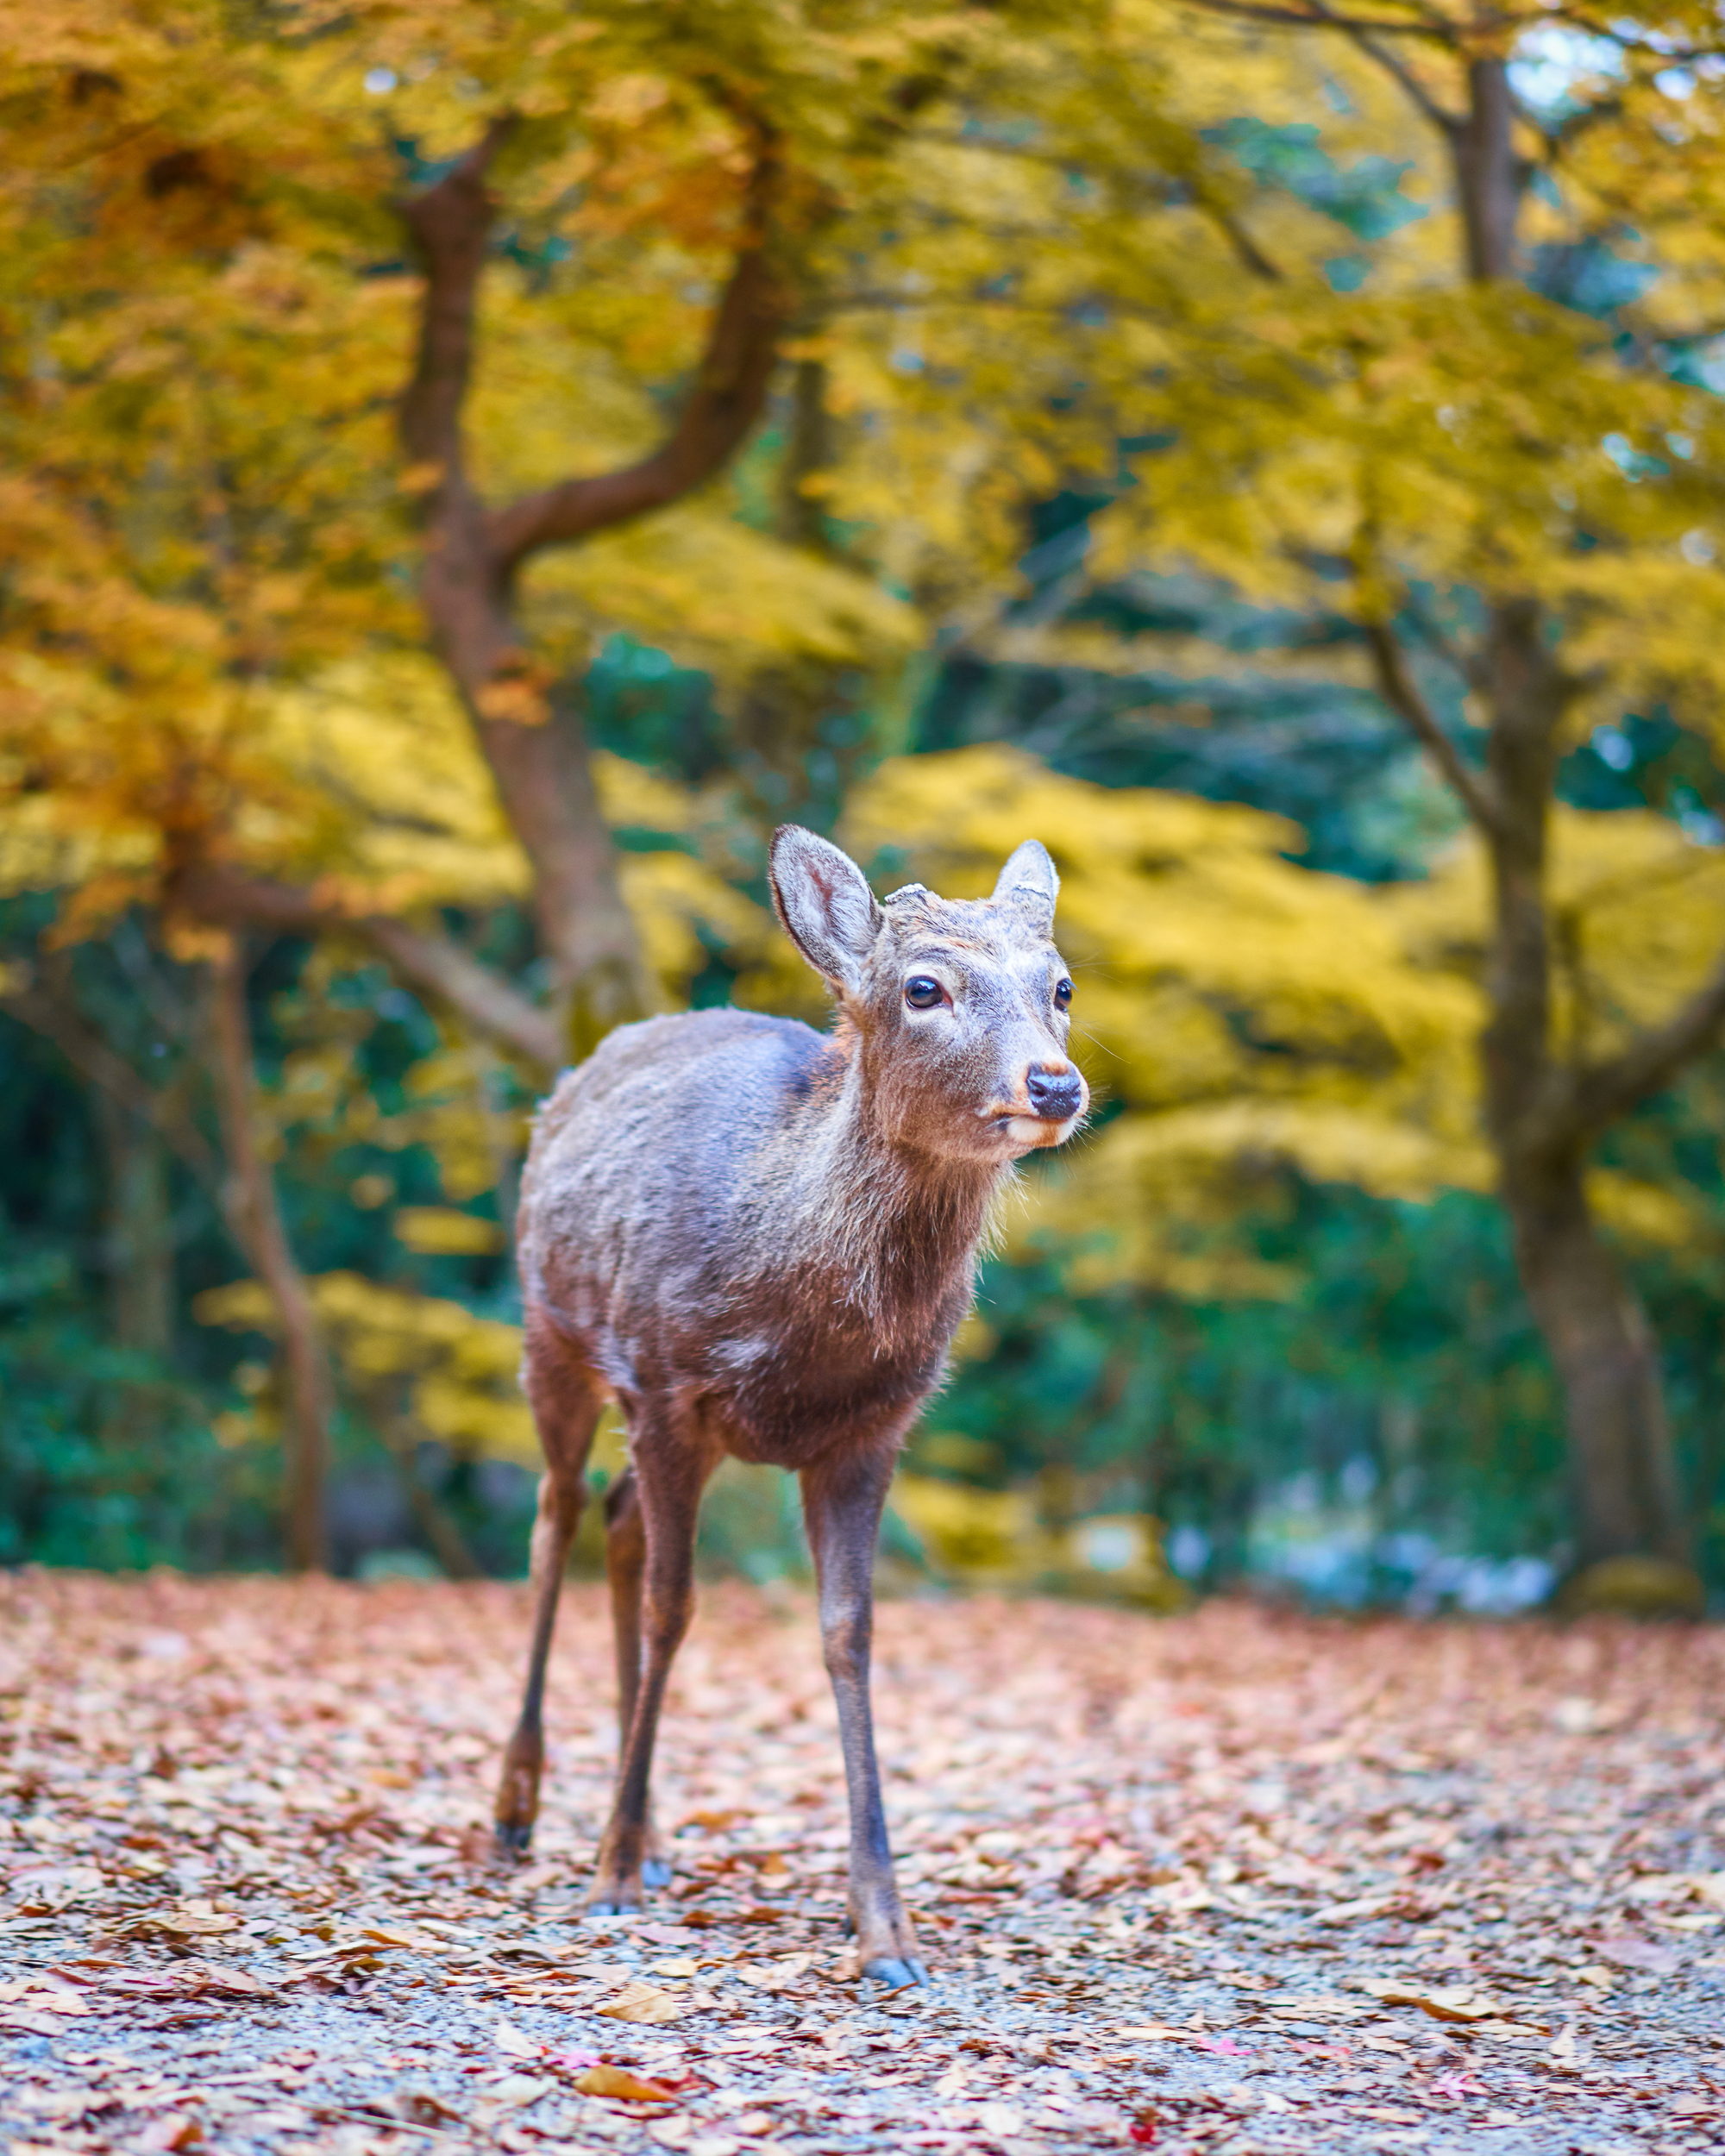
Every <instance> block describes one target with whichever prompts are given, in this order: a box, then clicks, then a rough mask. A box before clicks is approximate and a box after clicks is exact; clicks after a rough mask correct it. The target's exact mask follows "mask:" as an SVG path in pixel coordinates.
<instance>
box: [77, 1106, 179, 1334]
mask: <svg viewBox="0 0 1725 2156" xmlns="http://www.w3.org/2000/svg"><path fill="white" fill-rule="evenodd" d="M90 1097H91V1101H92V1103H93V1105H94V1106H95V1110H96V1115H97V1121H98V1122H99V1124H100V1125H101V1128H102V1138H103V1150H104V1151H105V1152H106V1154H107V1156H108V1187H107V1203H106V1207H105V1214H106V1217H105V1219H104V1220H103V1236H102V1244H103V1250H102V1258H103V1267H104V1269H105V1270H106V1272H107V1275H108V1292H109V1312H110V1319H111V1322H112V1324H113V1327H114V1338H115V1340H116V1344H118V1345H119V1346H121V1347H122V1348H129V1349H131V1350H132V1351H134V1352H135V1353H137V1354H140V1355H149V1356H154V1357H156V1359H157V1360H158V1361H166V1358H167V1356H168V1354H169V1352H170V1351H171V1349H172V1347H173V1221H172V1219H171V1216H170V1211H169V1203H168V1186H167V1156H166V1151H165V1150H164V1148H163V1146H162V1143H161V1140H160V1138H158V1137H157V1136H156V1134H155V1132H154V1131H153V1130H151V1128H150V1127H149V1125H147V1123H146V1122H144V1121H143V1119H141V1117H139V1116H136V1115H135V1114H134V1113H133V1112H131V1110H130V1109H129V1108H127V1107H124V1106H122V1105H121V1103H120V1102H119V1101H117V1100H114V1099H113V1098H112V1096H111V1095H110V1094H106V1093H104V1092H103V1090H102V1089H101V1087H95V1086H92V1087H91V1094H90Z"/></svg>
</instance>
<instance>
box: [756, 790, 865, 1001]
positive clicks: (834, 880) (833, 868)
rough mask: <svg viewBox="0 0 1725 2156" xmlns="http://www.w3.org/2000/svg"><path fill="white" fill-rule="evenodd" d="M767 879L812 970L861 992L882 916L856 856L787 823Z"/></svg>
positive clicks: (783, 918)
mask: <svg viewBox="0 0 1725 2156" xmlns="http://www.w3.org/2000/svg"><path fill="white" fill-rule="evenodd" d="M767 874H768V881H769V882H770V883H771V885H772V887H773V906H774V910H775V912H777V914H778V916H779V918H780V920H781V922H783V924H784V928H785V933H786V934H787V936H788V937H790V939H791V941H792V942H793V943H794V944H795V945H796V947H797V949H798V950H800V952H801V953H802V955H803V956H804V957H805V958H806V959H807V961H808V962H809V963H810V965H812V967H813V968H814V969H815V971H816V972H817V973H818V974H824V975H825V976H826V978H827V979H828V980H829V981H833V982H835V983H837V986H838V987H841V988H850V989H852V990H855V989H856V988H859V987H861V986H862V968H863V965H864V964H865V962H867V960H868V956H869V952H870V951H871V950H873V949H874V947H875V937H876V936H878V935H879V933H880V931H881V919H882V915H881V909H880V907H879V906H877V905H876V904H875V894H874V893H873V892H872V891H871V890H870V889H869V886H868V884H867V883H866V882H865V881H863V876H862V870H861V869H860V868H858V867H857V866H856V862H854V861H853V860H852V859H851V858H850V855H849V854H843V853H840V851H839V850H838V849H837V846H830V845H828V843H827V842H826V841H825V839H824V838H817V837H815V835H814V833H813V832H812V831H806V830H804V829H803V828H802V826H801V825H800V824H781V825H780V827H779V829H778V830H775V832H774V834H773V851H772V856H771V858H770V860H769V862H768V870H767Z"/></svg>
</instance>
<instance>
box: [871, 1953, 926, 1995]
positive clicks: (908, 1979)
mask: <svg viewBox="0 0 1725 2156" xmlns="http://www.w3.org/2000/svg"><path fill="white" fill-rule="evenodd" d="M862 1973H863V1975H864V1976H865V1977H869V1979H870V1980H871V1981H872V1982H874V1983H875V1984H885V1985H886V1987H887V1989H888V1990H889V1991H903V1990H906V1989H907V1988H908V1987H909V1986H910V1985H912V1984H926V1983H927V1982H928V1971H927V1970H926V1969H925V1968H924V1967H923V1965H922V1964H921V1963H920V1962H919V1961H904V1960H900V1958H899V1957H898V1955H896V1954H876V1955H875V1959H873V1961H865V1962H864V1963H863V1965H862Z"/></svg>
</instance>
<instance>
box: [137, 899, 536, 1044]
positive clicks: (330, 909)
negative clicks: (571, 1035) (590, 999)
mask: <svg viewBox="0 0 1725 2156" xmlns="http://www.w3.org/2000/svg"><path fill="white" fill-rule="evenodd" d="M172 898H173V903H174V904H175V905H177V906H180V907H182V908H183V909H184V910H185V912H190V913H193V914H196V915H197V916H198V918H200V919H202V920H207V921H213V922H217V923H219V924H222V925H223V926H224V927H232V926H235V925H236V924H241V923H248V924H251V925H253V926H255V927H258V928H269V929H273V930H275V931H276V932H277V933H278V934H279V935H302V936H303V935H323V934H328V933H329V931H332V930H344V931H347V932H348V933H349V934H351V935H354V936H359V937H363V938H364V939H365V941H366V942H367V943H370V944H371V945H372V946H373V949H374V950H377V951H378V952H379V954H380V956H382V957H384V958H385V959H386V960H387V961H388V962H389V964H390V965H391V966H392V968H394V969H395V971H396V972H397V973H398V974H399V975H401V977H402V979H403V980H404V981H409V982H411V984H412V986H413V987H416V988H418V989H420V990H422V991H423V992H424V993H427V994H430V995H432V996H435V997H436V998H437V999H438V1000H440V1001H441V1002H444V1003H447V1004H449V1006H451V1007H452V1008H453V1009H454V1010H456V1011H458V1012H460V1013H461V1016H462V1017H463V1018H465V1019H467V1022H468V1024H469V1025H474V1026H475V1027H477V1028H478V1030H479V1031H480V1032H482V1033H484V1034H486V1035H487V1036H489V1037H491V1038H492V1039H494V1040H497V1041H500V1042H501V1043H503V1044H505V1046H506V1047H509V1048H512V1049H513V1050H515V1051H516V1053H517V1055H519V1056H523V1057H524V1058H525V1059H526V1061H527V1062H530V1063H531V1064H532V1065H533V1066H534V1068H535V1069H536V1070H537V1071H538V1072H540V1073H541V1074H542V1075H549V1074H550V1073H551V1072H553V1071H555V1070H559V1069H561V1067H562V1065H563V1062H565V1060H566V1058H565V1056H564V1053H563V1042H562V1038H561V1035H560V1033H559V1031H558V1028H557V1025H556V1022H555V1019H554V1018H553V1017H552V1015H551V1013H550V1012H549V1011H543V1010H541V1008H540V1007H539V1006H538V1005H537V1004H536V1003H532V1002H530V1001H529V1000H528V999H527V998H526V997H525V996H524V995H523V994H522V993H521V992H520V991H519V990H518V989H517V988H514V987H511V985H510V983H509V982H508V981H504V980H501V979H499V976H498V975H496V974H494V973H492V971H491V969H490V968H488V967H486V966H482V965H480V962H479V961H478V960H477V959H476V958H473V957H470V956H468V954H467V952H466V951H464V950H462V949H461V946H460V945H459V944H458V943H451V942H450V941H449V938H448V937H442V936H434V935H430V934H428V933H427V932H426V931H423V930H422V929H417V928H410V927H409V926H408V925H407V924H406V923H405V921H398V920H396V919H395V918H393V917H392V916H391V915H389V914H386V913H366V914H354V913H348V912H344V911H343V910H342V907H341V906H337V905H333V904H330V903H328V902H326V901H323V900H320V899H317V897H315V896H314V895H313V893H311V892H309V891H302V890H298V889H297V888H295V887H293V886H292V885H290V884H284V883H272V882H268V881H266V880H264V879H263V878H261V877H254V876H245V875H242V874H239V873H238V872H237V871H235V870H233V869H229V868H195V869H192V870H191V871H189V872H188V873H187V874H185V876H183V877H182V878H181V879H180V880H179V881H178V882H177V883H176V884H175V886H174V887H173V893H172Z"/></svg>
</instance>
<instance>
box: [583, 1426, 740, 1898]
mask: <svg viewBox="0 0 1725 2156" xmlns="http://www.w3.org/2000/svg"><path fill="white" fill-rule="evenodd" d="M631 1427H632V1429H633V1432H634V1445H633V1450H634V1456H635V1457H634V1463H633V1465H632V1467H631V1469H630V1475H631V1477H632V1479H633V1481H634V1484H635V1489H634V1492H633V1504H632V1507H631V1505H630V1501H628V1500H624V1502H623V1503H622V1504H620V1505H619V1507H618V1514H619V1516H618V1521H617V1523H616V1526H615V1528H614V1532H616V1533H617V1536H618V1545H617V1546H618V1565H617V1569H615V1570H612V1598H613V1599H612V1609H613V1611H617V1612H621V1613H622V1615H623V1621H622V1622H621V1623H620V1624H619V1626H618V1643H617V1651H618V1686H619V1689H620V1690H621V1691H622V1692H623V1693H624V1695H625V1696H626V1697H630V1698H631V1699H632V1706H631V1708H630V1712H629V1716H628V1721H627V1726H626V1728H625V1731H624V1739H623V1757H622V1758H621V1760H620V1762H619V1763H618V1774H617V1793H616V1796H615V1799H614V1801H613V1803H612V1814H611V1820H610V1823H609V1824H608V1825H607V1827H605V1838H604V1839H603V1840H602V1841H601V1842H600V1844H599V1862H598V1864H597V1865H596V1867H595V1869H594V1873H593V1885H592V1887H591V1888H590V1890H588V1894H587V1905H588V1907H589V1908H592V1909H593V1911H594V1913H595V1914H596V1915H614V1914H615V1913H616V1912H617V1911H618V1910H620V1909H632V1908H640V1906H641V1899H642V1895H643V1890H644V1888H645V1885H646V1880H645V1878H644V1876H643V1874H644V1871H645V1867H646V1863H647V1858H648V1852H649V1833H650V1825H649V1818H650V1805H649V1785H650V1783H651V1779H652V1772H653V1741H654V1739H655V1737H656V1736H657V1734H658V1729H659V1710H660V1708H662V1706H663V1704H664V1699H665V1685H666V1682H667V1680H668V1677H669V1676H670V1674H671V1663H672V1660H673V1658H674V1656H675V1654H676V1651H677V1649H678V1648H679V1647H680V1646H681V1645H682V1641H683V1635H684V1633H687V1630H688V1628H689V1620H690V1618H691V1617H692V1616H693V1614H694V1601H695V1596H694V1554H695V1523H696V1520H697V1518H698V1516H699V1511H700V1495H701V1490H702V1488H703V1486H704V1485H705V1483H706V1478H707V1476H709V1475H710V1474H711V1473H712V1469H713V1466H714V1463H715V1462H716V1460H717V1458H718V1451H717V1448H716V1447H714V1446H713V1445H710V1444H709V1443H708V1442H706V1439H705V1438H703V1437H702V1436H701V1434H700V1433H699V1432H698V1431H697V1430H696V1429H695V1428H694V1427H693V1426H692V1425H691V1424H689V1423H687V1422H678V1423H672V1422H670V1421H668V1420H666V1421H663V1422H661V1421H658V1420H656V1419H655V1420H649V1421H645V1422H643V1421H639V1420H636V1419H635V1418H633V1417H631ZM631 1509H633V1510H636V1511H637V1512H638V1516H639V1520H640V1527H639V1530H638V1532H639V1533H640V1535H641V1541H642V1549H641V1555H640V1557H639V1558H638V1560H635V1559H631V1558H630V1555H629V1551H630V1535H631V1534H632V1533H634V1532H637V1531H636V1530H634V1529H632V1528H631V1527H630V1524H629V1514H630V1510H631ZM610 1555H611V1539H610V1536H609V1535H608V1536H607V1538H606V1557H607V1562H608V1563H609V1561H610ZM634 1563H638V1564H639V1567H640V1570H639V1573H638V1575H637V1578H638V1582H639V1584H638V1586H636V1587H630V1568H631V1564H634ZM631 1642H632V1644H631ZM631 1679H632V1680H633V1689H632V1692H631V1690H630V1683H631Z"/></svg>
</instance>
